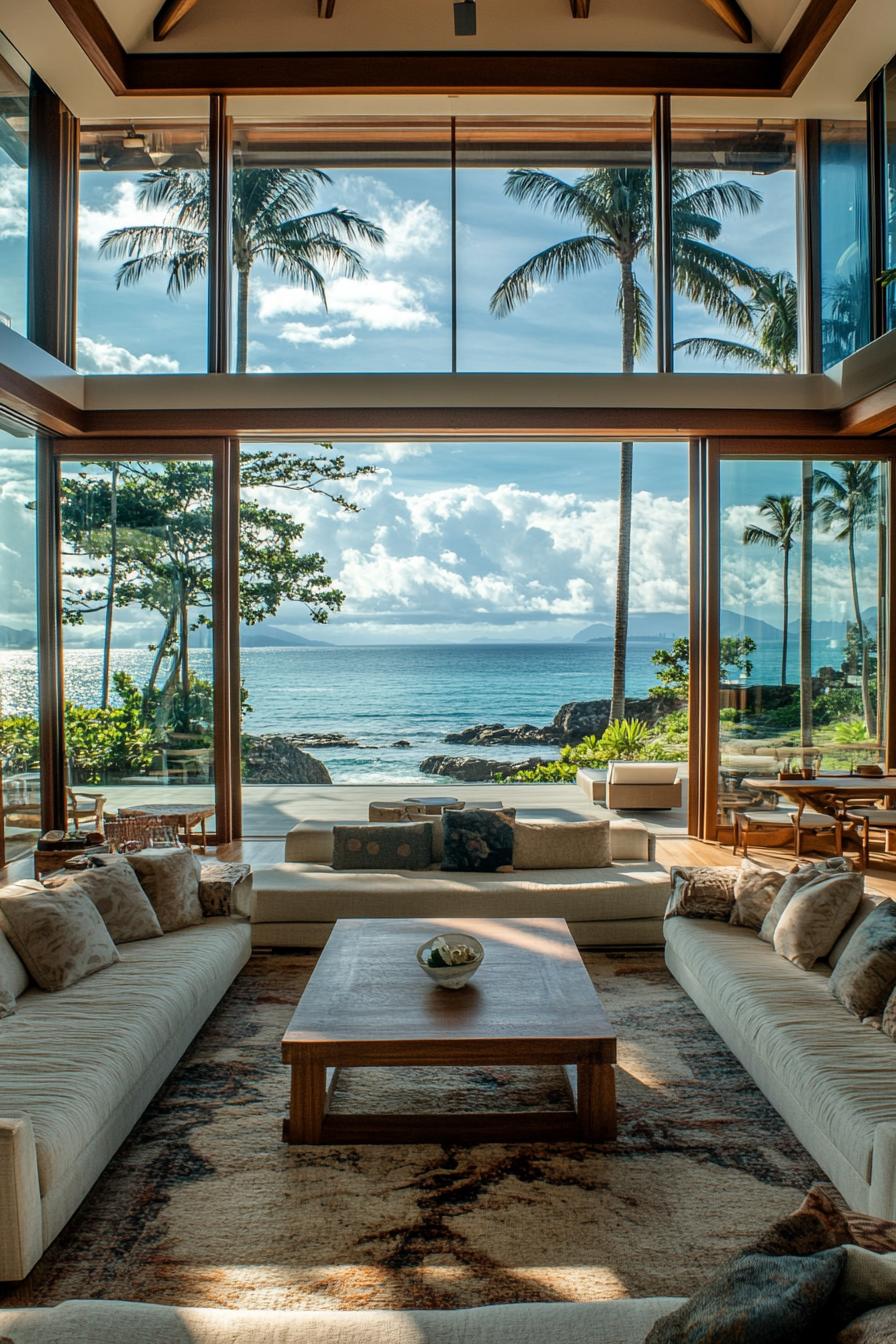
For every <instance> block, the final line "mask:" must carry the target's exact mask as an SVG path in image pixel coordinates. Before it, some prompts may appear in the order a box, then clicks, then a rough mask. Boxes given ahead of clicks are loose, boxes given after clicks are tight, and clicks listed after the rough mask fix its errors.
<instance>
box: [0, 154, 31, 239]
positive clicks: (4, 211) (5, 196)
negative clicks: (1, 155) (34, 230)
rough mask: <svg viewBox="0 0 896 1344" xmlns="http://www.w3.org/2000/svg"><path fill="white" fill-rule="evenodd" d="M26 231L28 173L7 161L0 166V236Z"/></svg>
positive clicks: (19, 236)
mask: <svg viewBox="0 0 896 1344" xmlns="http://www.w3.org/2000/svg"><path fill="white" fill-rule="evenodd" d="M27 233H28V174H27V172H26V171H25V170H24V169H23V168H17V167H16V166H15V164H11V163H7V164H4V165H3V166H2V167H0V238H24V237H26V236H27Z"/></svg>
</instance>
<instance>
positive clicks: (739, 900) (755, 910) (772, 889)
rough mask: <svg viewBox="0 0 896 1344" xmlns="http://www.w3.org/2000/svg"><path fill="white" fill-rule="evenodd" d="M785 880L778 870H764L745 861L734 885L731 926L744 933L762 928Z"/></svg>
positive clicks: (747, 860) (758, 865)
mask: <svg viewBox="0 0 896 1344" xmlns="http://www.w3.org/2000/svg"><path fill="white" fill-rule="evenodd" d="M786 876H787V874H786V873H780V872H778V869H777V868H766V867H765V865H764V864H761V863H754V862H753V860H752V859H744V861H743V863H742V864H741V865H740V868H739V870H738V873H737V877H736V878H735V881H734V909H733V910H732V911H731V923H732V924H739V925H740V926H741V927H742V928H747V929H759V928H761V927H762V921H763V920H764V919H765V916H766V915H767V914H768V912H769V910H770V909H771V904H772V901H773V900H774V899H775V897H776V896H777V894H778V892H779V891H780V889H781V885H782V883H783V882H784V879H785V877H786Z"/></svg>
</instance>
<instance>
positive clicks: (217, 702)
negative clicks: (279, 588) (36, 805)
mask: <svg viewBox="0 0 896 1344" xmlns="http://www.w3.org/2000/svg"><path fill="white" fill-rule="evenodd" d="M116 458H117V459H120V460H131V459H134V458H136V459H138V460H140V459H148V460H157V461H172V460H175V461H178V460H179V461H190V460H198V461H208V462H210V463H211V467H212V620H213V623H214V637H213V641H212V678H213V703H214V746H213V759H214V777H215V829H214V831H212V832H211V833H210V836H209V839H210V842H211V843H212V844H216V845H217V844H225V843H227V842H228V841H230V840H232V839H235V838H238V837H239V835H240V834H241V813H240V717H239V715H240V693H239V686H240V680H239V447H238V445H235V441H234V440H232V439H221V438H208V439H201V438H196V439H193V438H182V439H160V440H158V441H157V445H153V444H152V443H148V442H147V441H146V440H137V441H135V440H133V439H87V440H85V439H56V440H52V441H50V442H49V445H48V449H47V466H46V468H45V470H44V471H43V472H41V473H39V490H38V517H39V520H42V521H41V522H40V533H41V541H40V554H41V557H42V559H43V561H44V563H46V564H49V558H50V556H52V557H53V562H52V565H50V566H49V568H48V571H47V572H48V573H54V574H55V590H54V591H55V593H56V598H55V600H54V601H53V602H52V603H50V602H47V603H44V602H42V603H41V616H40V620H41V632H42V637H44V636H45V637H46V638H47V641H48V643H47V650H48V651H47V653H46V654H44V655H43V661H44V662H45V663H46V664H47V665H48V666H47V670H48V671H49V670H50V668H49V663H51V662H53V663H55V667H56V675H55V676H46V677H45V678H42V689H41V748H42V749H41V768H42V772H43V770H47V771H48V778H49V780H50V782H51V783H53V784H58V781H59V780H62V781H64V780H65V735H64V724H63V707H64V706H63V666H64V664H63V645H62V604H61V601H60V600H59V594H61V588H62V544H61V543H62V537H61V526H60V519H59V508H58V493H59V481H60V473H61V469H62V465H63V463H65V462H81V461H95V460H97V459H106V460H113V459H116ZM51 479H55V482H56V486H55V490H54V491H52V494H50V490H51ZM48 496H49V497H48ZM45 718H46V726H44V719H45ZM57 793H58V789H55V788H54V789H53V790H44V789H42V795H43V796H44V814H43V823H42V824H43V826H44V829H48V828H49V827H52V826H58V825H60V824H64V822H65V815H64V798H63V802H62V803H61V804H60V800H59V798H58V797H57V796H56V794H57ZM60 806H61V807H62V812H61V814H60V812H59V809H60Z"/></svg>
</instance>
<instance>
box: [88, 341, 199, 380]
mask: <svg viewBox="0 0 896 1344" xmlns="http://www.w3.org/2000/svg"><path fill="white" fill-rule="evenodd" d="M78 370H79V372H81V373H178V372H179V370H180V364H179V363H178V361H177V360H176V359H172V357H171V356H170V355H150V354H143V355H135V354H132V352H131V351H130V350H126V349H125V347H124V346H123V345H113V344H112V343H111V341H107V340H104V339H103V338H102V337H100V339H99V340H96V341H95V340H93V339H92V338H91V337H90V336H79V337H78Z"/></svg>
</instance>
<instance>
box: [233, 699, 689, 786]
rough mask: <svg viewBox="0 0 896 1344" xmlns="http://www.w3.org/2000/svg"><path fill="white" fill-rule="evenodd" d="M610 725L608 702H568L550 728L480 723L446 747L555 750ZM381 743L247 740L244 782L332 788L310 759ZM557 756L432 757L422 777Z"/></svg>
mask: <svg viewBox="0 0 896 1344" xmlns="http://www.w3.org/2000/svg"><path fill="white" fill-rule="evenodd" d="M663 712H664V707H663V706H662V705H661V704H660V703H658V702H657V701H656V700H648V699H644V700H629V701H627V703H626V714H627V716H628V717H629V718H636V719H645V720H646V721H647V722H648V723H655V722H656V720H657V719H658V718H659V717H660V716H661V715H662V714H663ZM609 721H610V701H609V700H608V699H604V700H570V701H569V702H568V703H567V704H565V705H561V706H560V708H559V709H558V711H557V713H556V714H555V715H554V717H553V719H552V721H551V722H550V723H546V724H542V725H540V726H539V725H537V724H534V723H521V724H517V725H515V726H513V725H512V726H508V725H507V724H503V723H478V724H474V725H473V726H472V727H470V728H462V729H459V730H458V731H457V732H454V733H446V734H445V738H444V741H445V742H446V744H451V745H458V746H469V747H500V746H521V745H529V744H530V743H531V744H532V745H533V746H551V747H561V746H565V745H567V744H569V743H576V742H581V741H582V739H583V738H584V737H590V736H594V737H600V736H601V734H602V733H603V732H604V730H605V729H606V727H607V724H608V723H609ZM383 745H385V744H382V743H373V742H359V741H358V739H357V738H354V737H346V735H345V734H344V733H283V734H280V733H262V734H260V735H258V736H252V735H250V734H248V733H247V734H244V736H243V778H244V779H245V781H246V782H247V783H249V784H332V782H333V780H332V778H331V776H330V772H329V770H328V769H327V767H326V766H325V765H324V763H323V762H322V761H320V760H318V759H317V757H315V756H313V755H311V754H310V752H313V751H315V750H318V751H320V750H323V749H325V748H326V749H328V750H332V749H334V748H343V749H351V750H353V751H377V750H380V749H381V747H382V746H383ZM388 745H389V746H390V747H391V748H393V749H395V748H398V749H411V748H412V747H413V743H412V742H409V741H407V740H406V739H405V738H400V739H399V740H398V741H395V742H390V743H389V744H388ZM553 759H554V758H553V757H546V756H530V757H529V758H528V759H525V760H493V759H490V758H486V757H483V756H475V755H468V756H467V755H464V756H462V755H456V756H455V755H448V754H445V755H432V756H427V757H425V759H424V760H422V761H421V762H420V765H419V767H418V768H419V770H420V773H421V774H424V775H435V776H443V777H446V778H451V779H455V780H458V781H461V782H463V783H487V782H488V781H490V780H492V779H494V778H495V776H496V775H509V774H513V773H514V772H515V771H517V770H534V769H535V768H536V767H537V766H539V765H545V764H547V763H548V762H549V761H551V760H553Z"/></svg>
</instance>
